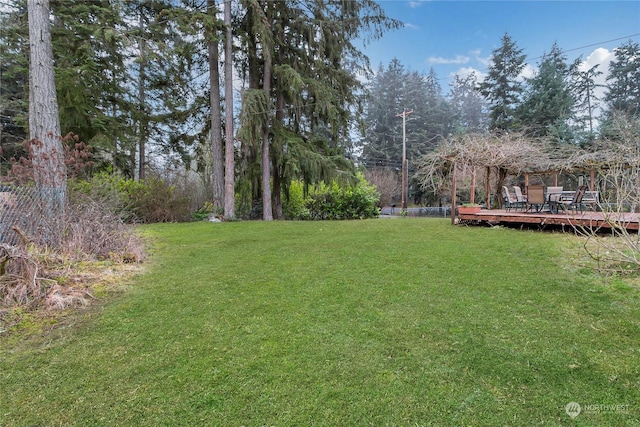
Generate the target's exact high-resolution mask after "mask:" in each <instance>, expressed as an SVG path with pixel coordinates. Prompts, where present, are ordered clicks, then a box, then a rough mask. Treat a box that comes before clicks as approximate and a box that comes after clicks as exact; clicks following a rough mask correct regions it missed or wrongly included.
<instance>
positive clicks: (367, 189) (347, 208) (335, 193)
mask: <svg viewBox="0 0 640 427" xmlns="http://www.w3.org/2000/svg"><path fill="white" fill-rule="evenodd" d="M379 200H380V195H379V194H378V192H377V191H376V189H375V187H373V186H371V185H369V184H368V183H367V181H366V180H365V178H364V176H363V175H358V177H357V181H356V183H355V184H354V185H348V186H346V187H341V186H339V185H338V184H337V183H336V182H332V183H331V184H329V185H327V184H324V183H321V184H320V185H318V186H317V187H315V188H313V189H312V190H311V191H310V192H309V194H307V195H306V196H305V195H304V192H303V185H302V183H300V182H294V183H292V185H291V189H290V194H289V199H288V200H287V203H286V204H285V213H286V215H287V217H288V218H290V219H301V220H305V219H317V220H325V219H364V218H373V217H376V216H378V215H379V214H380V210H379V208H378V207H377V204H378V201H379Z"/></svg>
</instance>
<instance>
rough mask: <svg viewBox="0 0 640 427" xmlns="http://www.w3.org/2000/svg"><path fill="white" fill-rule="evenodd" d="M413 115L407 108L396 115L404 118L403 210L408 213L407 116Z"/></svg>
mask: <svg viewBox="0 0 640 427" xmlns="http://www.w3.org/2000/svg"><path fill="white" fill-rule="evenodd" d="M411 113H413V110H411V111H407V109H406V108H404V109H403V110H402V113H400V114H396V117H402V210H403V211H404V212H405V213H406V212H407V189H408V182H407V181H408V179H407V178H408V171H407V169H408V168H407V116H408V115H409V114H411Z"/></svg>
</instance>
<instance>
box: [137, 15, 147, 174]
mask: <svg viewBox="0 0 640 427" xmlns="http://www.w3.org/2000/svg"><path fill="white" fill-rule="evenodd" d="M143 25H144V21H143V19H142V10H140V30H141V31H142V26H143ZM138 47H139V49H140V70H139V71H140V73H139V76H138V79H139V81H138V113H139V117H138V155H139V158H138V179H139V180H140V181H144V179H145V163H146V161H147V159H146V156H145V152H146V149H147V132H148V127H149V123H148V118H147V114H146V106H145V103H146V97H145V87H144V86H145V85H144V84H145V79H146V75H145V73H146V68H145V65H146V64H145V61H146V60H147V59H146V56H145V51H146V49H147V42H146V40H145V39H144V37H140V38H139V39H138Z"/></svg>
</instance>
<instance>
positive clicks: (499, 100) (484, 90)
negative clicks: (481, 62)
mask: <svg viewBox="0 0 640 427" xmlns="http://www.w3.org/2000/svg"><path fill="white" fill-rule="evenodd" d="M525 58H526V56H525V55H523V54H522V49H519V48H518V47H517V45H516V43H515V42H514V41H513V40H512V39H511V37H510V36H509V35H508V34H506V33H505V35H504V36H503V37H502V44H501V46H500V47H499V48H497V49H495V50H494V51H493V55H492V58H491V65H490V66H489V72H488V75H487V78H486V79H485V80H484V81H483V82H482V83H480V85H479V86H478V88H479V90H480V93H481V94H482V95H484V97H485V98H486V99H487V101H488V102H489V104H490V107H489V111H490V114H489V116H490V119H491V122H490V124H489V128H490V129H500V130H509V129H512V128H513V127H514V126H515V125H516V123H515V118H516V117H515V110H516V107H517V106H518V105H519V103H520V96H521V94H522V91H523V87H522V83H521V82H520V81H518V76H519V75H520V73H521V72H522V70H523V69H524V66H525V63H524V60H525Z"/></svg>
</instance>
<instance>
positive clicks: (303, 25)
mask: <svg viewBox="0 0 640 427" xmlns="http://www.w3.org/2000/svg"><path fill="white" fill-rule="evenodd" d="M269 4H270V5H269V8H267V6H266V5H261V7H263V10H265V11H266V12H267V13H265V16H266V18H267V26H268V28H270V30H271V32H272V34H273V35H274V37H273V45H272V52H271V55H270V56H271V58H272V59H273V62H274V64H277V65H276V66H274V67H273V73H272V80H273V81H272V82H271V88H272V89H273V90H272V91H271V93H270V97H269V98H270V99H269V100H259V99H258V97H257V96H254V97H253V99H250V98H247V96H248V94H249V91H250V90H251V89H253V88H259V87H261V85H262V81H261V80H262V79H263V78H264V76H265V75H266V74H267V73H265V71H266V69H267V67H265V66H266V65H267V64H266V59H267V57H266V56H265V55H264V49H263V45H262V44H261V43H259V39H258V38H257V37H256V34H257V33H256V31H255V27H254V25H253V23H254V22H255V20H254V19H253V17H252V16H251V15H250V14H249V11H247V12H246V13H245V15H244V16H243V17H242V21H241V23H240V25H239V27H240V28H242V29H243V35H242V36H241V39H242V40H243V42H242V43H241V45H242V47H243V51H241V52H240V54H241V57H242V58H243V63H242V66H241V71H243V72H244V75H245V76H246V80H247V82H248V85H249V90H248V91H247V92H246V93H245V101H244V102H243V117H245V118H247V119H249V118H252V117H253V119H252V122H246V121H242V122H241V125H242V128H241V130H240V131H239V135H243V136H242V137H241V139H242V142H243V156H244V157H245V158H246V159H247V160H248V161H246V163H245V165H244V166H243V168H242V169H243V171H244V179H243V183H244V184H242V185H241V187H242V188H246V189H251V191H250V192H247V193H245V194H247V195H249V193H250V197H251V199H252V200H256V199H257V198H258V197H264V196H262V195H261V193H262V192H261V191H255V189H256V186H255V183H256V182H257V180H256V176H255V171H256V168H255V166H252V165H254V164H255V162H256V161H257V158H258V156H257V153H258V152H259V151H258V150H257V149H256V148H257V144H256V142H257V141H258V140H257V139H256V137H255V135H256V134H255V133H253V134H254V137H253V138H247V137H246V136H247V134H246V133H245V130H248V129H252V128H253V129H255V127H254V126H255V125H261V123H265V120H268V121H271V122H272V123H273V125H272V126H271V131H270V134H269V143H270V144H271V147H270V158H271V161H272V166H273V167H272V169H271V170H272V172H273V173H272V185H273V193H272V194H273V210H274V216H276V217H278V216H279V215H280V212H281V195H282V193H283V192H284V194H285V196H286V192H287V188H288V184H289V182H291V180H292V179H295V178H300V179H303V180H304V182H305V184H307V185H310V184H313V183H316V182H318V181H319V180H328V179H330V178H331V177H333V176H335V175H336V174H338V173H339V172H340V171H343V172H348V173H350V174H351V175H353V174H352V173H351V172H350V170H352V169H353V168H352V165H351V164H350V162H349V161H347V160H346V155H347V153H348V152H349V150H350V148H351V147H350V143H349V129H350V125H351V123H352V121H353V118H354V116H353V114H354V112H357V111H359V109H360V107H359V105H360V102H361V96H362V91H363V88H362V85H361V83H360V82H359V80H358V79H357V73H359V72H364V71H366V70H367V69H368V61H367V60H366V57H365V56H364V55H363V54H362V53H361V52H360V51H359V50H358V48H357V47H356V46H355V45H354V44H353V41H354V39H356V38H358V37H361V36H365V35H366V34H373V35H374V36H377V35H379V34H381V32H382V31H383V30H384V29H386V28H389V27H390V26H397V25H398V24H397V22H395V21H392V20H390V19H388V18H387V17H386V16H385V15H384V12H383V11H382V9H381V8H380V6H379V5H378V4H377V3H375V2H373V1H369V0H367V1H362V2H343V1H337V0H332V1H321V0H306V1H302V2H301V1H282V2H270V3H269ZM365 33H366V34H365ZM256 52H257V53H258V54H256ZM254 95H257V93H255V92H254ZM247 101H252V102H247ZM267 101H269V102H268V104H264V105H273V106H275V110H276V111H275V114H272V115H269V116H268V117H259V115H257V114H253V115H251V114H244V111H245V105H246V107H247V108H249V107H250V106H252V105H253V107H255V106H257V105H258V103H259V102H267ZM253 107H251V108H252V109H254V108H253ZM263 115H264V114H263ZM251 159H253V160H251ZM252 171H253V172H252ZM262 185H263V187H264V186H266V182H264V180H263V181H262ZM263 190H264V189H263ZM247 198H248V197H247V196H245V199H247ZM253 204H254V205H255V202H254V203H253ZM263 215H264V213H263Z"/></svg>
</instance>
